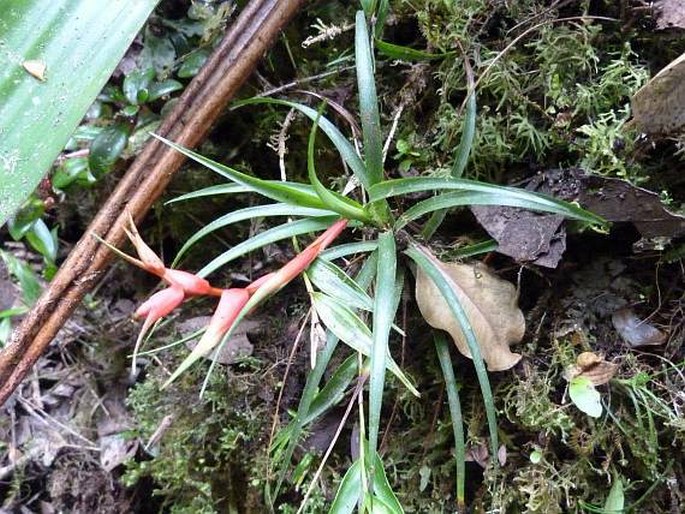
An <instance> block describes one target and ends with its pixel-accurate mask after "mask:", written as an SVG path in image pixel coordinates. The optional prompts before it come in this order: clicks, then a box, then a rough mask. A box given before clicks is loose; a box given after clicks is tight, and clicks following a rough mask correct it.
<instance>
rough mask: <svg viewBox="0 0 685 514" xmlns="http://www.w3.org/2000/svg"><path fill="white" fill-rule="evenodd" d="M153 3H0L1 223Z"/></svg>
mask: <svg viewBox="0 0 685 514" xmlns="http://www.w3.org/2000/svg"><path fill="white" fill-rule="evenodd" d="M156 4H157V0H119V1H116V2H93V1H92V0H53V1H51V2H35V1H34V2H28V1H24V2H18V1H14V2H4V4H3V14H2V18H1V19H0V34H2V45H0V63H2V67H1V68H0V98H2V101H0V124H1V126H0V133H2V137H0V226H2V225H4V224H5V222H6V221H7V219H8V218H9V217H10V216H11V215H12V214H13V212H14V211H15V210H16V209H17V208H18V207H19V206H20V205H21V203H22V202H23V201H24V199H25V198H26V197H27V196H28V195H29V194H30V193H31V191H33V190H34V189H35V188H36V186H37V185H38V183H39V182H40V180H41V178H42V177H43V175H44V174H45V172H46V171H47V170H48V169H49V168H50V166H51V165H52V163H53V161H54V160H55V158H56V157H57V156H58V155H59V153H60V152H61V151H62V150H63V149H64V146H65V145H66V143H67V141H68V140H69V138H70V137H71V135H72V133H73V132H74V129H75V128H76V127H77V126H78V124H79V123H80V122H81V120H82V119H83V116H84V114H85V113H86V111H87V110H88V108H89V107H90V105H91V104H92V103H93V101H94V100H95V98H96V96H97V95H98V93H99V92H100V90H101V89H102V87H103V86H104V85H105V83H106V82H107V79H109V77H110V75H111V74H112V72H113V71H114V68H115V67H116V65H117V64H118V63H119V61H120V60H121V57H122V56H123V55H124V53H125V52H126V49H127V48H128V47H129V45H130V44H131V42H132V41H133V38H134V37H135V36H136V34H137V33H138V32H139V31H140V28H141V27H142V26H143V23H144V22H145V20H147V18H148V16H149V15H150V13H151V12H152V9H153V8H154V7H155V5H156Z"/></svg>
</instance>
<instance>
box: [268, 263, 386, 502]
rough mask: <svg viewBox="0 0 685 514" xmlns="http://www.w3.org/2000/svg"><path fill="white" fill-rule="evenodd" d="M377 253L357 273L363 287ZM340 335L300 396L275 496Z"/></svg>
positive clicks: (329, 344)
mask: <svg viewBox="0 0 685 514" xmlns="http://www.w3.org/2000/svg"><path fill="white" fill-rule="evenodd" d="M376 257H377V256H376V254H375V253H372V254H371V255H370V256H369V258H368V259H366V262H364V265H363V266H362V269H361V270H360V271H359V273H358V274H357V277H356V280H355V282H357V284H359V286H360V287H361V288H362V289H367V288H368V287H369V285H370V284H371V281H372V280H373V277H374V275H375V273H376ZM338 341H339V339H338V337H336V336H335V335H334V334H333V333H332V332H331V331H330V330H329V331H328V332H327V335H326V345H325V346H324V347H323V349H321V351H319V354H318V355H317V358H316V366H315V367H314V369H313V370H311V371H310V372H309V374H308V375H307V381H306V383H305V386H304V389H303V390H302V395H301V396H300V403H299V405H298V407H297V413H296V415H295V418H294V419H293V421H292V422H291V430H290V440H289V441H288V446H287V447H286V449H285V451H284V453H283V456H282V457H281V467H280V469H279V470H278V478H277V480H276V487H275V489H274V495H273V496H274V497H277V496H278V493H279V491H280V488H281V484H282V483H283V480H284V479H285V475H286V472H287V470H288V467H289V466H290V460H291V459H292V456H293V453H294V452H295V448H296V447H297V444H298V442H299V440H300V437H301V435H302V428H303V426H304V424H305V421H306V419H307V417H308V416H309V413H310V411H311V410H312V403H313V401H314V398H315V397H316V393H317V390H318V388H319V383H320V382H321V378H322V377H323V374H324V372H325V370H326V367H327V366H328V363H329V361H330V359H331V356H332V355H333V352H334V351H335V349H336V347H337V345H338Z"/></svg>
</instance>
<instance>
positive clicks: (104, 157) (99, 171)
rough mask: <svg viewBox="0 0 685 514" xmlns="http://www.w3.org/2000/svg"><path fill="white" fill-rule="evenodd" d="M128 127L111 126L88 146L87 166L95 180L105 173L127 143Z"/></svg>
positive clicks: (120, 125)
mask: <svg viewBox="0 0 685 514" xmlns="http://www.w3.org/2000/svg"><path fill="white" fill-rule="evenodd" d="M128 135H129V127H128V126H127V125H122V124H118V125H113V126H112V127H109V128H107V129H105V130H103V131H102V132H101V133H100V134H99V135H98V136H97V137H96V138H95V140H93V143H92V144H91V145H90V156H89V158H88V164H89V165H90V169H91V171H92V172H93V175H94V176H95V177H96V178H100V177H102V176H103V175H104V174H105V173H107V172H108V171H109V170H110V169H111V168H112V166H113V165H114V163H115V162H116V160H117V159H118V158H119V156H120V155H121V153H122V152H123V151H124V148H126V143H127V142H128Z"/></svg>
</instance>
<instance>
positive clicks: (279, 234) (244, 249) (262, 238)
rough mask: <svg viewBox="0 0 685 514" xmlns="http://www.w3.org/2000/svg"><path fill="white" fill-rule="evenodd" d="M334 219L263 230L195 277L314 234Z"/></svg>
mask: <svg viewBox="0 0 685 514" xmlns="http://www.w3.org/2000/svg"><path fill="white" fill-rule="evenodd" d="M336 219H337V218H331V217H321V218H316V219H303V220H297V221H293V222H291V223H284V224H283V225H278V226H277V227H274V228H270V229H269V230H265V231H264V232H261V233H259V234H257V235H256V236H254V237H251V238H250V239H248V240H246V241H243V242H242V243H240V244H237V245H236V246H234V247H233V248H231V249H230V250H228V251H226V252H224V253H222V254H221V255H219V256H218V257H216V258H215V259H213V260H212V261H211V262H209V263H208V264H207V265H205V266H204V267H203V268H202V269H201V270H200V271H198V272H197V275H198V276H200V277H206V276H207V275H209V274H210V273H213V272H214V271H216V270H217V269H219V268H220V267H221V266H223V265H225V264H227V263H229V262H231V261H233V260H235V259H237V258H238V257H242V256H243V255H245V254H247V253H250V252H252V251H254V250H257V249H259V248H262V247H263V246H266V245H268V244H271V243H275V242H276V241H282V240H283V239H288V238H291V237H293V236H299V235H301V234H307V233H308V232H315V231H317V230H322V229H325V228H328V227H329V226H330V224H331V223H332V222H333V221H335V220H336Z"/></svg>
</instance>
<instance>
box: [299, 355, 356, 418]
mask: <svg viewBox="0 0 685 514" xmlns="http://www.w3.org/2000/svg"><path fill="white" fill-rule="evenodd" d="M357 361H358V359H357V356H356V355H354V354H352V355H350V356H349V357H348V358H347V359H345V360H344V361H343V363H342V364H341V365H340V366H338V369H336V370H335V373H333V375H331V378H330V379H329V380H328V382H326V385H325V386H323V388H322V389H321V391H319V392H318V393H317V394H316V396H315V397H314V399H313V400H312V403H311V406H310V407H309V412H308V413H307V417H306V418H305V420H304V424H305V425H306V424H307V423H311V422H312V421H314V420H315V419H317V418H318V417H319V416H321V415H322V414H323V413H324V412H326V411H327V410H329V409H330V408H331V407H334V406H335V405H337V404H338V403H340V402H341V401H342V399H343V397H344V396H345V393H346V392H347V388H348V387H349V385H350V383H351V382H352V380H353V379H354V377H356V376H357V366H358V362H357Z"/></svg>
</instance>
